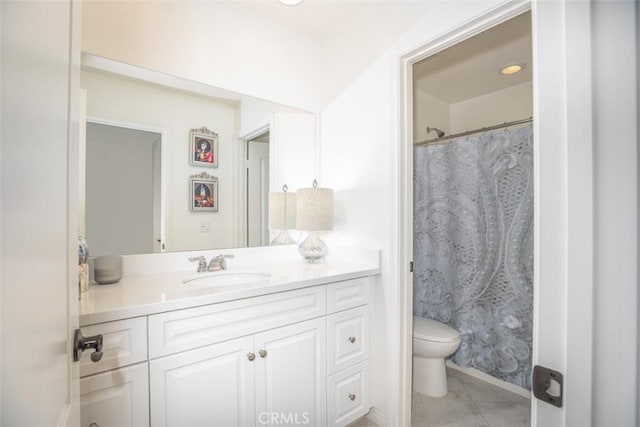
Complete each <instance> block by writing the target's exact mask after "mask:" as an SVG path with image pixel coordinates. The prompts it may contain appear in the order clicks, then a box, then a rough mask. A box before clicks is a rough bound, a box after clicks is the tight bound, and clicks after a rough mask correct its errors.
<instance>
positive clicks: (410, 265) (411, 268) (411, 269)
mask: <svg viewBox="0 0 640 427" xmlns="http://www.w3.org/2000/svg"><path fill="white" fill-rule="evenodd" d="M409 273H413V261H409Z"/></svg>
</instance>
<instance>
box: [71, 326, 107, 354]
mask: <svg viewBox="0 0 640 427" xmlns="http://www.w3.org/2000/svg"><path fill="white" fill-rule="evenodd" d="M90 348H93V349H95V351H94V352H93V353H91V360H92V361H93V362H99V361H100V359H102V334H98V335H94V336H91V337H85V336H83V335H82V331H81V330H80V329H76V331H75V333H74V334H73V361H74V362H79V361H80V358H81V357H82V352H84V351H85V350H88V349H90Z"/></svg>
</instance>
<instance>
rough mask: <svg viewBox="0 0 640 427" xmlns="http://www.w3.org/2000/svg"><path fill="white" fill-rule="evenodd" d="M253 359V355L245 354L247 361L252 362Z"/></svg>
mask: <svg viewBox="0 0 640 427" xmlns="http://www.w3.org/2000/svg"><path fill="white" fill-rule="evenodd" d="M255 358H256V355H255V354H254V353H248V354H247V359H249V362H253V359H255Z"/></svg>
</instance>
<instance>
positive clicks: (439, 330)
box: [413, 317, 460, 343]
mask: <svg viewBox="0 0 640 427" xmlns="http://www.w3.org/2000/svg"><path fill="white" fill-rule="evenodd" d="M413 337H414V338H417V339H421V340H426V341H433V342H442V343H445V342H453V341H457V340H459V339H460V335H459V334H458V331H456V330H455V329H453V328H452V327H451V326H448V325H445V324H444V323H440V322H438V321H437V320H433V319H425V318H423V317H414V318H413Z"/></svg>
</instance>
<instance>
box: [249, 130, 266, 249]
mask: <svg viewBox="0 0 640 427" xmlns="http://www.w3.org/2000/svg"><path fill="white" fill-rule="evenodd" d="M268 215H269V143H268V142H260V141H254V140H252V141H247V246H249V247H252V246H268V245H269V226H268V224H269V223H268V219H269V217H268Z"/></svg>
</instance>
